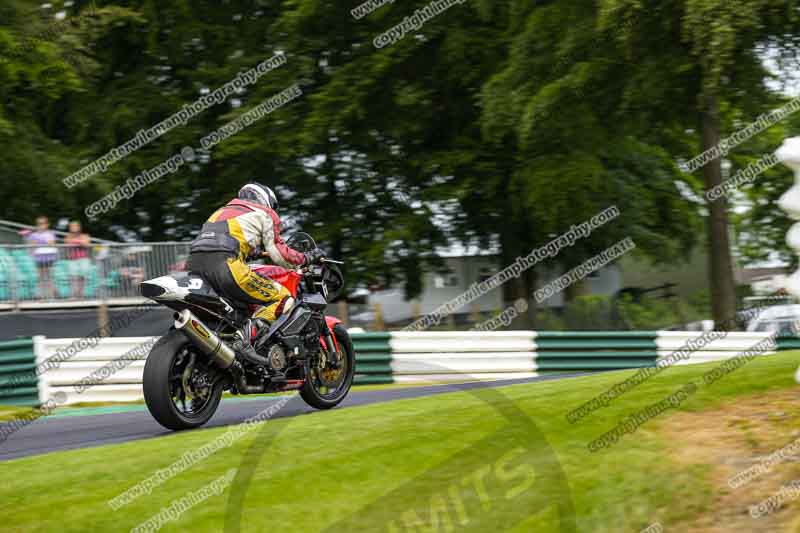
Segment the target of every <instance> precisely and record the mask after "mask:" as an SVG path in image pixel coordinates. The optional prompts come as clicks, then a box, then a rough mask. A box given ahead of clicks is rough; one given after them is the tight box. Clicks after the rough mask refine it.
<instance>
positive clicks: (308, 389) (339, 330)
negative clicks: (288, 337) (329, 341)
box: [300, 324, 356, 409]
mask: <svg viewBox="0 0 800 533" xmlns="http://www.w3.org/2000/svg"><path fill="white" fill-rule="evenodd" d="M333 334H334V336H335V337H336V342H337V343H338V345H339V350H340V352H341V368H338V369H334V368H332V367H331V366H330V365H326V367H325V368H322V369H320V368H309V369H306V382H305V383H304V384H303V388H302V389H300V396H301V397H302V398H303V400H304V401H305V402H306V403H307V404H308V405H310V406H311V407H315V408H316V409H330V408H332V407H336V406H337V405H339V403H341V401H342V400H344V399H345V397H346V396H347V393H348V392H350V387H351V386H352V385H353V375H355V371H356V354H355V351H354V350H353V341H352V339H350V334H349V333H347V330H346V329H345V328H344V326H343V325H341V324H336V326H335V327H334V328H333Z"/></svg>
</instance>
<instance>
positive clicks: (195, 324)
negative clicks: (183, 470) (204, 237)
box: [140, 233, 355, 430]
mask: <svg viewBox="0 0 800 533" xmlns="http://www.w3.org/2000/svg"><path fill="white" fill-rule="evenodd" d="M287 244H288V245H289V246H290V247H291V248H293V249H295V250H297V251H299V252H307V251H310V250H313V249H315V248H316V247H317V245H316V243H315V242H314V239H313V238H311V236H310V235H308V234H306V233H295V234H294V235H292V236H291V237H290V238H289V239H287ZM342 264H343V263H341V262H339V261H333V260H330V259H326V258H322V259H321V260H320V262H319V264H316V265H309V266H307V267H303V268H298V269H296V270H289V269H284V268H281V267H278V266H273V265H256V264H252V265H250V266H251V268H252V269H253V270H254V271H256V272H258V273H260V274H262V275H265V276H267V277H269V278H271V279H273V280H275V281H277V282H278V283H280V284H281V285H283V286H284V287H286V288H287V289H288V290H289V291H290V292H291V293H292V296H293V298H294V299H295V304H294V306H293V307H292V308H291V309H290V310H289V311H287V312H285V313H283V314H282V315H281V316H280V317H279V318H278V319H277V320H275V321H274V322H273V323H272V324H270V325H269V327H262V328H260V329H259V328H256V327H255V325H253V324H252V323H251V322H250V317H251V316H252V313H253V311H254V308H255V307H256V306H252V305H247V304H243V303H240V302H235V301H232V300H229V299H227V298H224V297H222V296H220V295H218V294H217V293H216V292H215V291H214V289H213V288H212V287H211V286H210V284H209V283H208V282H206V281H205V280H204V279H203V278H202V276H200V275H197V274H194V273H191V272H188V273H185V272H184V273H179V274H176V275H168V276H162V277H159V278H155V279H151V280H147V281H144V282H142V283H141V285H140V291H141V294H142V296H144V297H145V298H148V299H151V300H153V301H155V302H157V303H159V304H162V305H165V306H166V307H169V308H170V309H173V310H174V311H175V314H174V319H175V323H174V326H173V327H172V328H170V330H169V332H168V333H167V334H166V335H164V336H163V337H162V338H161V339H159V341H158V342H156V344H155V345H154V346H153V349H152V350H151V352H150V354H149V355H148V357H147V361H146V363H145V367H144V378H143V386H144V398H145V402H146V404H147V408H148V410H149V411H150V413H151V415H152V416H153V417H154V418H155V419H156V420H157V421H158V422H159V423H160V424H161V425H162V426H164V427H166V428H168V429H172V430H183V429H192V428H197V427H200V426H202V425H203V424H205V423H206V422H208V421H209V420H210V419H211V417H212V416H213V415H214V413H215V412H216V410H217V407H218V406H219V403H220V400H221V398H222V393H223V392H225V391H229V392H231V393H232V394H263V393H269V392H281V391H289V390H299V391H300V396H301V397H302V398H303V400H304V401H305V402H306V403H307V404H308V405H310V406H312V407H314V408H317V409H330V408H332V407H335V406H336V405H338V404H339V403H340V402H341V401H342V400H344V398H345V397H346V396H347V393H348V392H349V391H350V386H351V385H352V383H353V374H354V372H355V353H354V351H353V343H352V340H351V339H350V336H349V334H348V333H347V329H345V327H344V325H343V324H342V323H341V321H340V320H338V319H337V318H335V317H332V316H327V315H325V309H326V307H327V304H328V302H329V301H332V300H334V299H335V298H337V297H338V296H339V294H340V293H341V291H342V289H343V288H344V277H343V276H342V273H341V271H340V269H339V267H338V265H342ZM244 330H247V331H244ZM243 331H244V334H245V335H250V342H251V343H252V345H253V347H254V348H255V350H256V352H257V354H258V357H257V359H255V360H253V359H252V357H255V356H252V355H251V356H249V357H243V356H242V355H241V354H240V353H237V352H236V351H235V350H234V348H233V347H232V346H233V345H234V343H235V342H236V341H237V339H239V340H241V338H242V335H243V333H242V332H243Z"/></svg>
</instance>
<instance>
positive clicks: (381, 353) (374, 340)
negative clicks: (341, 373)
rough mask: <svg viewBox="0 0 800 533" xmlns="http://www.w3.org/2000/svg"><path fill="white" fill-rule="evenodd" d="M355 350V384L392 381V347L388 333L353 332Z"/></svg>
mask: <svg viewBox="0 0 800 533" xmlns="http://www.w3.org/2000/svg"><path fill="white" fill-rule="evenodd" d="M351 337H352V339H353V348H354V350H355V352H356V375H355V378H354V379H353V383H354V384H355V385H376V384H384V383H394V379H393V378H392V347H391V346H390V345H389V341H390V340H391V338H392V335H391V334H390V333H383V332H381V333H354V334H352V335H351Z"/></svg>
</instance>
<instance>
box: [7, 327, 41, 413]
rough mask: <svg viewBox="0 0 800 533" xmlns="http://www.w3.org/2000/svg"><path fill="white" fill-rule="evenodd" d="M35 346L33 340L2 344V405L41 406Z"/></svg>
mask: <svg viewBox="0 0 800 533" xmlns="http://www.w3.org/2000/svg"><path fill="white" fill-rule="evenodd" d="M33 344H34V343H33V339H23V340H18V341H8V342H0V404H6V405H38V404H39V393H38V390H37V379H36V374H35V369H36V355H35V352H34V347H33Z"/></svg>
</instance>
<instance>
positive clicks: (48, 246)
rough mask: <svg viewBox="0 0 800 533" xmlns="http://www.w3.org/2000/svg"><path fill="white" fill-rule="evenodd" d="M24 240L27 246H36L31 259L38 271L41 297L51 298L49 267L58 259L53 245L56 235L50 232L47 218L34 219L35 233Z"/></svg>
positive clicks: (51, 286) (26, 236)
mask: <svg viewBox="0 0 800 533" xmlns="http://www.w3.org/2000/svg"><path fill="white" fill-rule="evenodd" d="M25 240H26V241H27V242H28V243H29V244H34V245H37V247H36V248H34V249H33V259H34V260H35V261H36V267H37V270H38V271H39V284H40V287H41V288H42V295H43V296H44V297H45V298H52V297H53V284H52V281H51V277H50V267H51V266H53V263H55V262H56V260H57V259H58V248H56V247H54V246H53V245H54V244H55V243H56V234H55V233H53V232H52V231H50V221H49V220H47V217H39V218H37V219H36V231H32V232H30V233H28V234H27V235H25Z"/></svg>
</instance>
